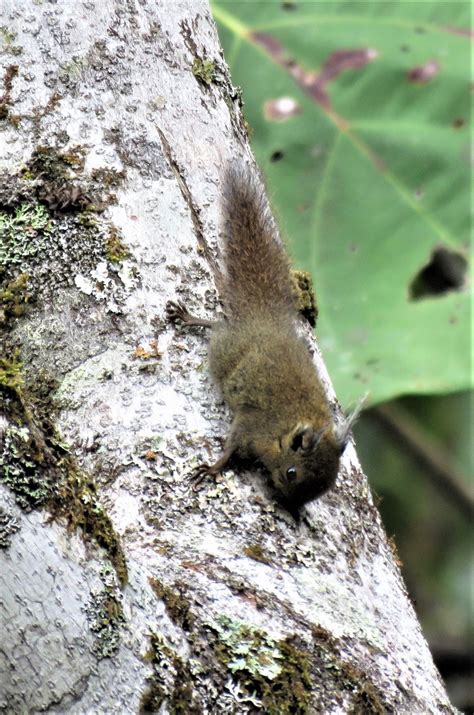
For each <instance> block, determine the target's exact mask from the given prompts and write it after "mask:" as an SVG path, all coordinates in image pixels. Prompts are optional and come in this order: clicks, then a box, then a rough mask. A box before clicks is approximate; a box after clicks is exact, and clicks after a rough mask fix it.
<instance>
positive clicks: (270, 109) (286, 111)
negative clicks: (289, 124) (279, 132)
mask: <svg viewBox="0 0 474 715" xmlns="http://www.w3.org/2000/svg"><path fill="white" fill-rule="evenodd" d="M263 114H264V117H265V119H268V120H269V121H273V122H286V121H287V120H288V119H290V118H291V117H294V116H295V115H297V114H301V106H300V105H299V103H298V102H297V101H296V99H293V97H278V98H277V99H269V100H268V101H267V102H265V104H264V105H263Z"/></svg>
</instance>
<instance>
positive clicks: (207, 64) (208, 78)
mask: <svg viewBox="0 0 474 715" xmlns="http://www.w3.org/2000/svg"><path fill="white" fill-rule="evenodd" d="M193 75H194V76H195V77H196V79H198V80H199V81H200V82H202V83H203V84H207V85H210V84H212V82H214V80H215V78H216V65H215V62H213V60H203V59H201V58H200V57H196V59H195V60H194V62H193Z"/></svg>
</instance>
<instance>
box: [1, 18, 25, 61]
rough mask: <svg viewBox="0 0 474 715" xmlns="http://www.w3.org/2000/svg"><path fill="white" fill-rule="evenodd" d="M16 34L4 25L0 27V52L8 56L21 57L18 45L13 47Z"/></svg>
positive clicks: (20, 49) (21, 50)
mask: <svg viewBox="0 0 474 715" xmlns="http://www.w3.org/2000/svg"><path fill="white" fill-rule="evenodd" d="M15 40H16V32H13V31H12V30H10V29H9V28H8V27H6V26H5V25H2V26H1V27H0V43H1V45H2V47H1V51H2V52H4V53H5V54H8V55H14V56H17V55H21V53H22V52H23V49H22V48H21V47H20V46H19V45H15V44H14V42H15Z"/></svg>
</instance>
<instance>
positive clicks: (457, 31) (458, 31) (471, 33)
mask: <svg viewBox="0 0 474 715" xmlns="http://www.w3.org/2000/svg"><path fill="white" fill-rule="evenodd" d="M443 29H444V30H445V31H446V32H450V33H451V34H452V35H462V36H463V37H474V30H470V29H469V28H468V27H453V25H447V27H445V28H443Z"/></svg>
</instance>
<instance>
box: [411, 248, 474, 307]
mask: <svg viewBox="0 0 474 715" xmlns="http://www.w3.org/2000/svg"><path fill="white" fill-rule="evenodd" d="M466 271H467V261H466V259H465V258H464V256H461V255H460V254H459V253H455V252H454V251H449V250H448V249H447V248H443V247H440V248H436V249H435V250H434V251H433V253H432V254H431V257H430V259H429V261H428V263H427V264H426V265H425V266H423V268H422V269H421V271H419V273H417V275H416V276H415V278H414V279H413V281H412V283H411V285H410V300H420V299H421V298H427V297H429V296H433V295H442V294H443V293H449V292H450V291H453V290H460V289H461V288H462V287H463V285H464V282H465V279H466Z"/></svg>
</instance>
